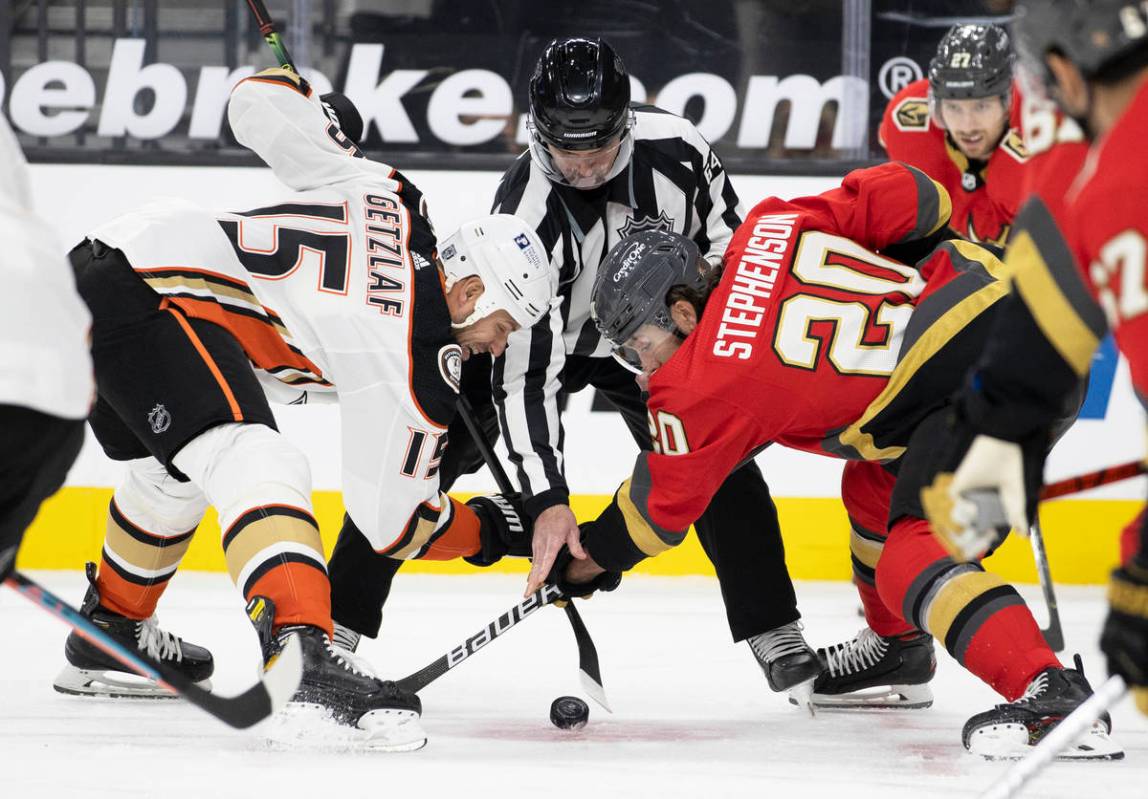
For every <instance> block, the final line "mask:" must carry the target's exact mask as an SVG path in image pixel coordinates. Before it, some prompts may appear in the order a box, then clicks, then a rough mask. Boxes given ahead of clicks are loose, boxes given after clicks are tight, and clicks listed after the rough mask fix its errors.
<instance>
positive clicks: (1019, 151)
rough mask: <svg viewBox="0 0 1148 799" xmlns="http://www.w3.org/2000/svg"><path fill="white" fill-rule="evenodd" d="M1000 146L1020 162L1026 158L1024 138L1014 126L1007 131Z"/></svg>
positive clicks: (1026, 148)
mask: <svg viewBox="0 0 1148 799" xmlns="http://www.w3.org/2000/svg"><path fill="white" fill-rule="evenodd" d="M1000 148H1001V149H1002V150H1004V151H1005V152H1006V153H1008V154H1009V155H1011V156H1012V157H1013V158H1015V159H1016V160H1017V161H1020V162H1021V163H1022V164H1023V163H1024V162H1025V161H1027V160H1028V147H1026V146H1025V144H1024V139H1023V138H1021V135H1020V132H1019V131H1018V130H1017V129H1016V128H1013V129H1012V130H1010V131H1009V132H1008V135H1007V136H1005V137H1004V141H1002V142H1001V144H1000Z"/></svg>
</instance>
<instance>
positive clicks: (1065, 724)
mask: <svg viewBox="0 0 1148 799" xmlns="http://www.w3.org/2000/svg"><path fill="white" fill-rule="evenodd" d="M1127 691H1128V686H1127V685H1125V684H1124V680H1123V679H1121V678H1120V677H1118V676H1114V677H1109V678H1108V679H1107V680H1105V681H1104V682H1103V683H1102V684H1101V686H1100V688H1099V689H1098V690H1097V691H1096V693H1094V694H1093V695H1092V696H1090V697H1089V698H1088V699H1087V700H1086V701H1085V702H1084V703H1083V704H1081V705H1080V707H1078V708H1076V710H1074V711H1072V712H1071V713H1069V714H1068V715H1067V716H1065V717H1064V719H1063V720H1062V721H1061V722H1060V723H1059V724H1057V725H1056V727H1055V728H1053V730H1052V732H1050V733H1049V734H1048V735H1046V736H1044V738H1043V739H1042V740H1041V742H1040V743H1038V744H1037V745H1036V747H1035V748H1034V749H1033V750H1032V752H1031V753H1030V754H1029V755H1028V756H1027V757H1025V758H1024V759H1023V760H1021V761H1020V762H1019V763H1017V764H1016V765H1014V766H1013V767H1012V768H1010V769H1009V770H1008V771H1007V772H1005V775H1004V779H1002V780H1001V781H1000V782H998V783H997V784H996V785H994V786H993V787H992V788H990V789H989V790H987V791H985V792H984V793H983V794H981V799H1009V798H1010V797H1013V796H1016V795H1017V792H1018V791H1020V789H1021V788H1022V787H1024V784H1025V783H1027V782H1028V781H1029V780H1031V779H1032V778H1033V777H1034V776H1036V774H1037V773H1039V772H1040V771H1042V770H1043V769H1044V768H1045V766H1047V765H1048V764H1049V763H1051V762H1052V761H1053V760H1054V759H1055V758H1056V756H1057V755H1058V754H1060V752H1061V751H1062V750H1063V749H1064V748H1065V747H1066V746H1068V745H1069V744H1071V743H1072V742H1073V741H1075V740H1076V739H1077V738H1078V737H1080V735H1082V734H1083V733H1084V731H1085V730H1087V729H1089V728H1090V727H1091V726H1092V725H1093V724H1095V723H1096V720H1097V719H1098V718H1100V716H1101V714H1103V713H1104V711H1106V710H1108V708H1110V707H1112V706H1113V705H1114V704H1116V703H1117V702H1119V701H1120V699H1121V698H1122V697H1123V696H1124V694H1125V693H1126V692H1127Z"/></svg>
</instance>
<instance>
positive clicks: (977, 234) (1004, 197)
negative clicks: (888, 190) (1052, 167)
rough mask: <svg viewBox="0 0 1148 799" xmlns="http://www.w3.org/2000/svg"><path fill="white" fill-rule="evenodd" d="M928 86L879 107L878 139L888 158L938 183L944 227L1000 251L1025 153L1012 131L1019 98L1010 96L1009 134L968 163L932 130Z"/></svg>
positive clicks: (913, 87) (919, 84)
mask: <svg viewBox="0 0 1148 799" xmlns="http://www.w3.org/2000/svg"><path fill="white" fill-rule="evenodd" d="M928 93H929V81H928V79H921V80H918V81H915V82H914V83H910V84H909V85H908V86H906V87H905V88H904V89H902V90H901V91H900V92H898V93H897V94H896V95H895V96H894V97H893V99H892V100H890V101H889V104H888V105H887V106H886V107H885V114H884V117H883V118H882V119H881V127H880V128H879V130H878V139H879V141H880V142H881V146H882V147H884V148H885V152H886V153H888V155H889V158H890V159H892V160H894V161H903V162H904V163H906V164H909V165H910V166H915V167H917V168H918V169H920V170H921V171H923V172H924V173H925V174H926V175H928V176H929V177H931V178H933V179H934V180H936V181H938V182H939V183H940V184H941V185H942V186H944V187H945V189H946V190H947V191H948V192H949V196H950V197H951V198H952V203H953V216H952V220H951V221H950V223H949V224H950V225H951V226H952V228H953V229H954V230H956V231H957V232H958V233H959V234H961V235H962V236H964V237H965V238H967V239H969V240H970V241H979V242H985V243H988V244H996V245H1000V246H1003V245H1004V243H1005V240H1006V239H1007V238H1008V233H1009V227H1010V225H1011V224H1012V220H1013V217H1015V216H1016V212H1017V210H1018V208H1019V207H1020V203H1021V201H1022V200H1023V198H1024V194H1023V179H1024V172H1025V170H1024V166H1025V163H1026V162H1027V160H1028V152H1027V150H1026V148H1025V145H1024V140H1023V138H1022V136H1021V130H1020V128H1019V127H1018V126H1019V125H1020V124H1021V117H1022V115H1021V102H1022V100H1021V98H1020V96H1019V93H1018V92H1016V91H1015V90H1014V91H1013V102H1012V107H1011V111H1010V114H1009V124H1010V128H1009V131H1008V132H1007V133H1006V134H1005V137H1004V139H1003V140H1002V141H1001V143H1000V144H999V145H998V146H997V148H996V149H995V150H994V151H993V154H992V155H991V156H990V157H989V159H988V161H987V162H984V163H983V164H977V163H970V162H969V159H968V158H966V157H965V155H964V154H963V153H962V152H961V151H960V150H959V149H957V147H956V146H955V145H954V144H953V143H952V142H951V141H950V140H949V138H948V135H947V134H946V133H945V131H944V130H942V129H941V128H939V127H937V125H936V124H935V123H934V121H933V119H932V117H931V116H930V114H929V100H928Z"/></svg>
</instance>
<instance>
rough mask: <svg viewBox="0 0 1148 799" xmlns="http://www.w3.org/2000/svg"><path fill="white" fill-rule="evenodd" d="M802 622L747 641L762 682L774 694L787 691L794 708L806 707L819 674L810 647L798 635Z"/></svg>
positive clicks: (816, 662)
mask: <svg viewBox="0 0 1148 799" xmlns="http://www.w3.org/2000/svg"><path fill="white" fill-rule="evenodd" d="M801 629H802V627H801V622H799V621H794V622H790V623H789V624H786V625H785V626H784V627H778V628H777V629H774V630H769V631H768V632H764V633H760V634H759V635H755V636H753V637H752V638H750V639H748V640H747V641H746V643H747V644H749V648H750V650H752V651H753V656H754V657H755V658H757V664H758V665H759V666H761V670H762V671H763V672H765V680H766V682H768V683H769V687H770V688H771V689H773V690H774V691H777V692H781V691H788V692H789V699H790V701H791V702H793V703H794V704H795V705H803V706H808V705H809V697H810V694H811V693H812V690H813V681H814V680H815V679H816V678H817V676H818V675H819V674H821V663H820V662H819V661H818V660H817V653H816V652H814V651H813V647H811V646H810V645H809V644H807V643H806V642H805V637H804V636H803V635H802V634H801Z"/></svg>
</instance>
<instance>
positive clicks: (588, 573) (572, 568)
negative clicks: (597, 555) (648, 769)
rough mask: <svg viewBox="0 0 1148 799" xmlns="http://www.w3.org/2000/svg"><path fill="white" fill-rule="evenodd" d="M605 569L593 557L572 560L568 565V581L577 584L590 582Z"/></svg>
mask: <svg viewBox="0 0 1148 799" xmlns="http://www.w3.org/2000/svg"><path fill="white" fill-rule="evenodd" d="M605 571H606V570H605V569H603V568H602V567H601V566H599V565H598V563H597V561H595V560H594V559H593V558H589V557H588V558H584V559H582V560H572V561H570V565H569V566H567V567H566V582H568V583H572V584H575V585H579V584H581V583H588V582H590V581H591V580H593V579H594V578H595V577H597V576H598V575H599V574H602V573H603V572H605Z"/></svg>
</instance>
